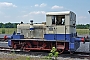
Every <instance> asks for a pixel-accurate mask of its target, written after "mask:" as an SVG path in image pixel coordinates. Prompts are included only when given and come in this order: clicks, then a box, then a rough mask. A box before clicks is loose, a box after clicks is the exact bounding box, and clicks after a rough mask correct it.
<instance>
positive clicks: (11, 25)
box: [0, 22, 18, 28]
mask: <svg viewBox="0 0 90 60" xmlns="http://www.w3.org/2000/svg"><path fill="white" fill-rule="evenodd" d="M17 24H18V23H10V22H8V23H5V24H4V23H0V28H16V27H17Z"/></svg>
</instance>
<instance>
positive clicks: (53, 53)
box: [46, 47, 59, 60]
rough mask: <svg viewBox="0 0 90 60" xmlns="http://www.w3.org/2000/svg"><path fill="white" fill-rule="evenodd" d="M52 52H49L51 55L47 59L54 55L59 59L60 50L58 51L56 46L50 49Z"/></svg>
mask: <svg viewBox="0 0 90 60" xmlns="http://www.w3.org/2000/svg"><path fill="white" fill-rule="evenodd" d="M50 52H51V53H49V55H48V56H47V57H46V58H47V59H51V58H52V57H54V58H55V60H56V59H57V57H58V54H59V53H58V52H57V51H56V48H55V47H52V50H51V51H50Z"/></svg>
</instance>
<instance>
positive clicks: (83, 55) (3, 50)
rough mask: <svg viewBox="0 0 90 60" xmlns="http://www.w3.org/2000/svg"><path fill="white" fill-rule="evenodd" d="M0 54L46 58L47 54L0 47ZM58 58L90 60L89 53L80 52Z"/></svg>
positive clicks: (65, 54) (64, 54)
mask: <svg viewBox="0 0 90 60" xmlns="http://www.w3.org/2000/svg"><path fill="white" fill-rule="evenodd" d="M0 52H5V53H13V52H15V54H20V55H27V56H29V55H32V56H47V55H48V53H49V52H45V51H30V52H29V53H28V52H23V51H21V50H14V49H12V48H10V47H0ZM59 57H63V58H68V57H69V58H80V59H85V58H86V59H89V60H90V54H89V53H80V52H76V53H74V54H69V52H67V53H63V54H60V55H59Z"/></svg>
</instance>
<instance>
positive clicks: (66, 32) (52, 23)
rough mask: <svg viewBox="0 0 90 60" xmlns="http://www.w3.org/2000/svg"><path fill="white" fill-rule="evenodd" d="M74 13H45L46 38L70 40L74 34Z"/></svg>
mask: <svg viewBox="0 0 90 60" xmlns="http://www.w3.org/2000/svg"><path fill="white" fill-rule="evenodd" d="M75 25H76V15H75V13H73V12H71V11H65V12H48V13H47V14H46V26H47V28H46V34H45V39H47V40H70V38H71V35H74V37H75V36H76V26H75ZM49 37H52V38H49Z"/></svg>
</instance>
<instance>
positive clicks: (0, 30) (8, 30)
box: [0, 28, 16, 34]
mask: <svg viewBox="0 0 90 60" xmlns="http://www.w3.org/2000/svg"><path fill="white" fill-rule="evenodd" d="M3 29H5V34H12V33H13V32H14V31H16V28H0V34H2V30H3Z"/></svg>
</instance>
